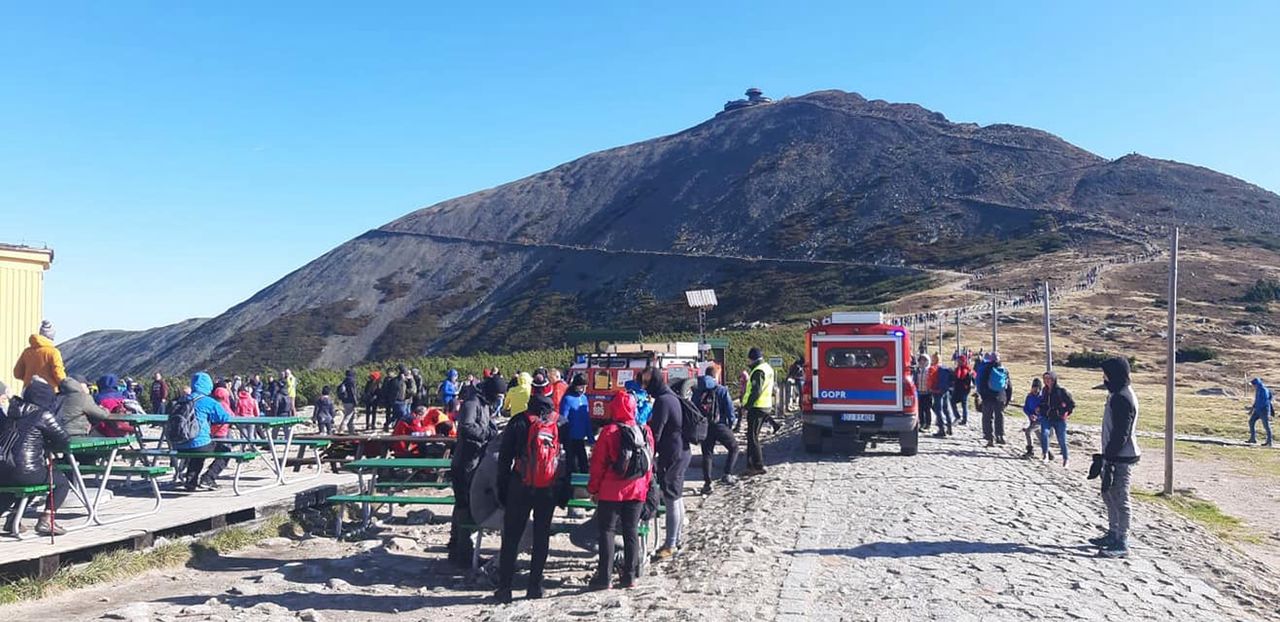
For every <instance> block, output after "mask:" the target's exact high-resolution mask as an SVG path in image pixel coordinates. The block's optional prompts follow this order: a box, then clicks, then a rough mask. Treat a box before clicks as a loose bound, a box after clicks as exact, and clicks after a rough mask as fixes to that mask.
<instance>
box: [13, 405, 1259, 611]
mask: <svg viewBox="0 0 1280 622" xmlns="http://www.w3.org/2000/svg"><path fill="white" fill-rule="evenodd" d="M972 427H973V426H970V427H969V428H959V427H957V428H956V430H957V433H956V436H955V437H953V438H951V439H946V440H941V441H939V440H935V439H928V440H922V443H921V451H920V454H919V455H918V456H915V457H910V458H908V457H900V456H898V455H896V449H897V447H896V445H886V446H883V447H881V450H884V451H882V452H876V451H872V452H871V453H870V454H868V455H865V456H849V455H848V454H840V453H835V454H829V455H822V456H809V455H806V454H804V453H802V452H801V450H800V447H799V442H798V438H797V436H798V435H796V434H795V433H794V431H792V433H790V434H784V435H783V436H781V437H778V438H776V439H774V440H773V441H772V442H770V443H768V444H767V450H766V451H767V455H766V458H767V461H768V462H769V463H770V465H771V466H770V470H769V473H768V475H765V476H762V477H757V478H753V479H750V480H745V481H744V482H743V483H741V484H739V485H737V486H733V487H726V488H720V489H717V490H716V492H714V493H713V494H712V495H711V496H709V497H706V498H702V497H698V496H696V495H691V496H690V499H689V501H690V503H689V506H690V508H689V510H690V511H689V517H690V520H691V523H690V526H689V528H688V530H687V542H686V546H685V548H684V549H683V550H682V552H681V554H680V555H679V556H677V557H676V558H675V559H674V560H672V561H670V562H667V563H665V564H661V565H658V566H656V567H654V568H653V571H654V572H653V574H652V575H651V576H648V577H645V578H644V579H643V580H642V581H641V583H640V585H639V586H638V587H636V588H635V589H632V590H625V591H623V590H611V591H606V592H584V591H583V588H582V585H583V584H584V582H585V579H586V578H587V577H588V575H589V574H590V572H591V569H592V564H593V558H592V556H591V555H590V554H589V553H587V552H585V551H583V550H582V549H580V548H578V547H577V546H575V545H574V542H575V541H578V542H580V541H581V538H580V537H578V536H580V535H581V534H577V535H575V536H574V537H571V536H570V535H559V536H556V537H555V539H554V540H553V551H552V559H551V563H550V564H549V568H548V583H549V589H548V598H546V599H543V600H540V601H523V600H518V601H516V602H515V603H512V604H511V605H506V606H495V605H492V604H488V603H486V602H484V600H483V597H484V596H485V595H486V594H487V593H488V591H489V590H490V588H489V586H488V585H487V584H486V583H485V581H484V580H483V579H481V580H479V581H476V582H472V581H468V580H467V579H466V578H465V577H464V576H462V575H460V574H458V573H456V572H455V571H453V570H452V569H451V568H449V567H448V566H447V564H446V563H445V562H444V560H443V556H444V553H443V550H442V545H443V543H444V540H445V539H446V538H447V529H448V528H447V525H395V526H392V527H387V528H386V529H384V530H383V532H382V533H380V534H379V536H378V538H377V539H373V540H369V541H366V542H363V543H337V542H334V541H332V540H329V539H323V538H311V539H308V540H304V541H302V542H290V541H285V540H275V541H272V542H268V543H266V545H265V546H262V547H257V548H254V549H251V550H249V551H245V552H243V553H241V554H237V555H234V556H228V557H225V558H219V559H218V560H210V561H204V562H201V563H198V564H195V565H194V567H193V568H187V569H182V570H180V571H178V572H176V573H170V574H168V575H163V576H162V575H160V574H159V573H151V574H149V575H144V576H142V577H139V578H137V579H135V580H132V581H130V582H127V583H124V584H120V585H116V586H103V587H101V588H93V589H90V590H84V591H80V592H76V593H72V594H66V595H62V596H59V597H56V598H54V599H50V600H47V601H43V602H41V603H32V604H28V605H23V606H20V607H7V608H2V609H0V613H6V614H8V615H7V616H6V617H8V618H12V619H32V618H30V617H27V616H30V615H37V614H38V615H41V616H43V617H46V618H48V619H65V620H95V619H102V618H103V616H109V617H110V619H117V620H144V619H145V620H173V621H177V620H182V621H184V622H185V621H191V622H196V621H207V622H219V621H228V620H261V619H274V620H298V619H302V620H311V621H319V620H323V621H335V620H338V621H348V620H350V621H354V620H451V621H452V620H485V621H491V622H498V621H523V620H539V621H541V620H584V619H599V620H673V621H675V620H679V621H687V620H698V621H699V622H715V621H726V622H727V621H731V620H732V621H738V620H779V621H788V622H789V621H793V620H794V621H798V620H984V621H987V620H1038V619H1084V620H1124V621H1129V620H1152V619H1161V620H1170V619H1173V620H1184V619H1186V620H1190V619H1195V620H1203V621H1213V620H1264V619H1277V617H1278V616H1280V610H1277V609H1276V603H1277V595H1280V585H1278V580H1277V578H1276V577H1275V576H1274V575H1273V574H1271V573H1269V572H1267V571H1266V569H1265V567H1264V566H1262V565H1260V564H1258V563H1257V562H1254V561H1252V560H1249V559H1248V558H1245V557H1244V556H1243V555H1241V554H1239V553H1238V552H1236V551H1235V550H1234V549H1232V548H1231V547H1229V546H1226V545H1224V544H1223V543H1222V542H1221V541H1219V540H1218V539H1216V538H1215V537H1214V536H1212V535H1209V534H1207V533H1206V532H1204V531H1203V530H1202V529H1200V528H1199V527H1197V526H1195V525H1193V524H1191V523H1188V522H1187V521H1185V520H1183V519H1181V518H1180V517H1178V516H1176V515H1173V514H1170V513H1168V512H1166V511H1165V510H1163V509H1161V508H1156V507H1152V506H1147V505H1141V504H1139V505H1138V506H1137V508H1138V509H1137V513H1136V516H1135V525H1136V533H1135V536H1134V541H1133V542H1132V543H1131V544H1132V548H1133V555H1132V557H1131V558H1130V559H1128V560H1107V559H1100V558H1097V557H1095V556H1094V555H1093V550H1092V549H1091V548H1089V547H1088V546H1086V545H1084V544H1083V539H1084V538H1086V537H1090V536H1093V535H1095V534H1096V533H1099V531H1098V529H1097V528H1098V527H1099V526H1100V524H1101V523H1100V518H1101V517H1102V516H1103V512H1102V507H1101V503H1100V502H1099V500H1098V495H1097V492H1096V489H1095V488H1094V486H1093V484H1092V482H1090V483H1087V484H1086V483H1085V482H1084V481H1082V480H1081V479H1080V476H1079V474H1077V473H1072V472H1069V471H1064V470H1063V469H1061V468H1059V467H1056V466H1053V465H1044V464H1041V463H1039V462H1028V461H1023V460H1020V459H1018V458H1016V457H1015V456H1014V449H1012V448H1001V447H997V448H994V449H986V448H983V447H981V443H980V441H979V440H978V438H977V435H976V433H975V432H976V431H975V430H973V429H972ZM694 463H695V464H697V461H696V460H695V461H694ZM690 476H691V477H690V483H689V489H690V490H692V489H693V488H694V483H693V482H694V480H695V479H696V469H695V470H693V471H691V472H690ZM699 485H700V483H699ZM583 531H588V533H589V530H585V529H584V530H583ZM493 544H496V543H493ZM522 581H523V578H522V577H518V578H517V586H519V585H520V582H522ZM521 594H522V592H517V596H520V595H521ZM133 595H141V598H142V599H143V600H142V601H140V602H138V603H134V604H127V603H130V602H131V601H132V600H134V598H136V597H135V596H133ZM210 598H214V599H216V600H212V601H211V600H209V599H210ZM50 616H52V617H50Z"/></svg>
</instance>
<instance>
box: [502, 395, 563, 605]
mask: <svg viewBox="0 0 1280 622" xmlns="http://www.w3.org/2000/svg"><path fill="white" fill-rule="evenodd" d="M556 417H557V415H556V413H555V405H554V404H552V403H551V398H550V397H548V396H546V395H542V394H541V393H534V395H532V396H531V397H530V398H529V406H528V408H527V409H526V410H525V411H524V413H523V414H517V415H515V416H513V417H512V418H511V421H510V422H509V423H507V427H506V428H505V429H504V430H503V431H502V445H501V447H500V448H499V450H498V496H499V498H500V499H503V500H504V503H503V507H504V508H505V512H504V514H503V518H502V549H501V552H500V553H499V556H498V590H497V591H496V592H494V594H493V597H494V599H495V600H496V601H498V602H499V603H509V602H511V583H512V581H513V580H514V579H515V574H516V556H518V555H519V554H520V539H521V538H523V537H524V528H525V523H526V522H528V521H529V513H530V512H532V513H533V552H532V554H531V556H530V561H529V585H528V587H527V588H525V597H526V598H531V599H533V598H542V571H543V568H545V567H546V564H547V551H548V550H549V549H550V548H551V515H552V513H554V512H555V509H556V496H557V490H556V487H555V486H554V485H552V486H550V487H546V488H534V487H533V486H530V485H529V484H528V483H526V482H525V481H524V480H523V478H522V476H521V474H520V473H518V472H517V471H516V469H517V468H518V467H519V465H520V464H522V463H524V462H525V461H526V460H528V459H529V426H530V418H536V419H541V420H542V421H544V422H551V423H554V422H555V420H556Z"/></svg>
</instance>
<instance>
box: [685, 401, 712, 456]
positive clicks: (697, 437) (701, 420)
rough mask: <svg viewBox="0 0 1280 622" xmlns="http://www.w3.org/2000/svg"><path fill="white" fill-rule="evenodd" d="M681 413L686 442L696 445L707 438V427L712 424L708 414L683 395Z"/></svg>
mask: <svg viewBox="0 0 1280 622" xmlns="http://www.w3.org/2000/svg"><path fill="white" fill-rule="evenodd" d="M680 414H681V417H682V418H683V419H684V423H683V425H682V426H681V428H680V434H681V436H683V437H684V442H686V443H689V444H690V445H696V444H699V443H701V442H702V441H705V440H707V428H708V427H709V426H710V422H709V421H708V420H707V416H706V415H705V414H703V412H702V409H700V408H698V407H697V406H694V405H693V402H691V401H689V399H688V398H686V397H685V396H683V395H681V396H680Z"/></svg>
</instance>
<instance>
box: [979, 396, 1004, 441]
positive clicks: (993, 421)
mask: <svg viewBox="0 0 1280 622" xmlns="http://www.w3.org/2000/svg"><path fill="white" fill-rule="evenodd" d="M982 438H984V439H986V440H988V441H989V440H992V439H993V438H1004V404H1003V403H1001V402H1000V400H996V399H990V400H982Z"/></svg>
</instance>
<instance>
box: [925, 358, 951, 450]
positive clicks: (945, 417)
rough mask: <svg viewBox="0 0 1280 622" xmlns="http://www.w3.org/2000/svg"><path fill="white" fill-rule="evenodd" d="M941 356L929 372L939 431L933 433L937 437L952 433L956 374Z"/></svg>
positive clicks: (930, 389)
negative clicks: (952, 403)
mask: <svg viewBox="0 0 1280 622" xmlns="http://www.w3.org/2000/svg"><path fill="white" fill-rule="evenodd" d="M941 358H942V357H941V356H939V357H938V359H939V360H937V361H934V362H933V366H932V367H930V368H929V372H928V378H929V393H930V394H931V395H932V396H933V415H934V420H935V422H936V423H937V424H938V431H937V432H935V433H934V435H933V436H934V437H935V438H946V437H948V436H951V434H952V427H951V423H952V416H951V383H952V381H953V380H954V379H955V374H954V372H952V371H951V368H950V367H947V366H946V365H943V364H942V362H941Z"/></svg>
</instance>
